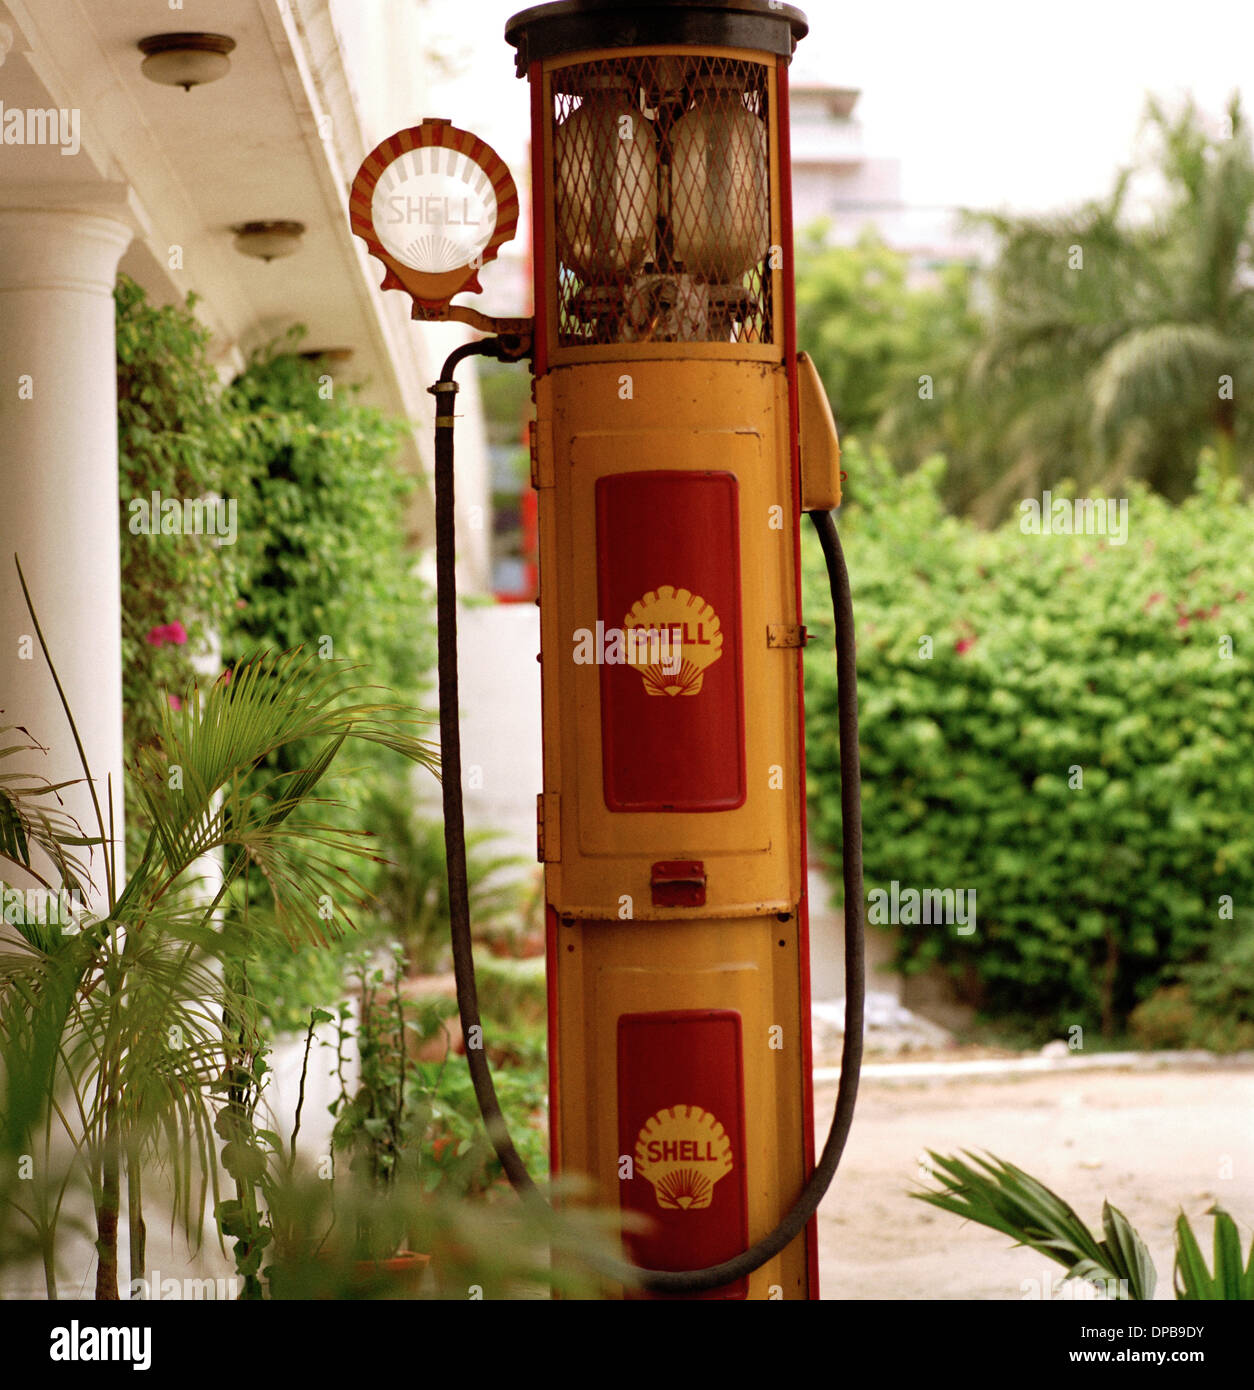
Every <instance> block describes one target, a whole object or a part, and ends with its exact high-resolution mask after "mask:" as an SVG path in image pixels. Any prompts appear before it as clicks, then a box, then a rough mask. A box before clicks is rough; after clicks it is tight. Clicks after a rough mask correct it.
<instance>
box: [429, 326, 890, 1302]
mask: <svg viewBox="0 0 1254 1390" xmlns="http://www.w3.org/2000/svg"><path fill="white" fill-rule="evenodd" d="M529 349H530V343H529V340H528V339H527V338H526V337H523V336H521V335H506V334H501V335H498V336H496V337H492V338H482V339H479V340H477V341H475V342H471V343H465V344H463V345H462V346H461V347H459V348H457V349H455V350H454V351H453V352H452V353H450V354H449V357H448V359H447V360H446V362H445V363H444V368H443V370H442V371H441V373H440V379H439V381H438V382H437V383H436V384H435V385H434V386H431V387H429V388H428V389H429V390H430V392H431V394H432V395H434V396H435V398H436V411H435V556H436V591H437V593H436V613H437V622H438V663H437V664H438V671H439V682H440V749H441V764H442V775H441V785H442V790H443V797H444V847H445V852H446V857H447V863H448V894H449V917H450V922H451V937H452V948H453V970H454V974H455V977H456V980H457V1008H458V1012H459V1014H460V1016H461V1023H462V1030H463V1033H464V1035H465V1036H466V1038H468V1039H472V1040H475V1039H478V1040H481V1039H482V1038H483V1024H482V1020H481V1019H480V1016H479V999H478V991H477V989H476V985H475V964H474V957H473V954H472V950H471V933H470V897H469V891H468V885H467V878H466V829H465V819H464V813H463V806H462V760H461V731H460V727H459V723H458V688H457V575H456V560H457V553H456V527H455V489H454V469H453V427H454V404H455V399H456V395H457V389H458V388H457V383H456V381H455V380H454V374H455V372H456V370H457V367H458V365H459V364H460V363H461V362H463V361H464V360H465V359H466V358H468V357H474V356H482V357H493V358H496V359H497V360H499V361H504V362H516V361H519V360H520V359H521V358H523V357H524V356H526V354H527V352H528V351H529ZM807 515H808V516H809V518H810V520H811V521H812V522H813V524H814V527H815V530H816V531H817V532H818V537H819V545H820V546H821V547H822V551H823V558H824V561H825V562H826V565H827V575H828V583H829V586H830V588H831V595H832V609H833V614H834V617H835V623H836V674H837V684H838V695H837V718H838V726H839V735H840V804H841V816H842V869H843V876H844V887H845V1037H844V1047H843V1050H842V1053H841V1065H840V1084H839V1086H838V1088H837V1093H836V1106H835V1110H834V1113H833V1115H832V1124H831V1128H830V1130H829V1131H828V1135H827V1142H826V1143H825V1144H824V1145H823V1151H822V1153H821V1154H820V1155H819V1159H818V1162H817V1163H816V1164H815V1166H814V1170H813V1171H812V1172H811V1174H810V1177H809V1178H808V1179H807V1181H806V1183H805V1186H804V1187H803V1188H802V1189H801V1191H800V1193H799V1194H798V1195H797V1198H796V1201H794V1203H793V1204H792V1206H791V1207H790V1208H789V1209H788V1211H787V1212H786V1213H785V1215H784V1216H783V1218H782V1219H781V1220H780V1222H779V1224H778V1225H777V1226H776V1227H775V1228H774V1229H773V1230H771V1231H770V1232H769V1233H768V1234H767V1235H765V1236H763V1237H762V1239H761V1240H758V1241H755V1242H754V1244H752V1245H750V1246H749V1248H748V1249H747V1250H743V1251H741V1253H740V1254H738V1255H735V1256H733V1257H732V1258H731V1259H728V1260H723V1261H722V1262H721V1263H719V1264H716V1265H710V1266H708V1267H707V1268H704V1269H685V1270H667V1269H644V1268H642V1267H640V1266H639V1265H635V1264H631V1263H629V1262H627V1261H623V1260H617V1259H614V1258H611V1257H603V1256H599V1255H596V1256H589V1257H588V1260H589V1263H590V1264H591V1265H592V1266H593V1267H594V1268H595V1269H597V1270H598V1272H600V1273H602V1274H604V1275H605V1276H607V1277H609V1278H611V1279H614V1280H616V1281H617V1282H620V1283H622V1284H624V1285H626V1286H627V1287H635V1288H642V1289H646V1290H648V1291H650V1292H652V1293H658V1294H690V1293H703V1292H707V1291H709V1290H712V1289H717V1288H721V1287H722V1286H723V1285H725V1284H730V1283H732V1282H733V1281H735V1280H737V1279H741V1278H743V1277H744V1276H745V1275H747V1274H750V1273H752V1272H753V1271H754V1270H755V1269H758V1268H760V1267H761V1266H762V1265H764V1264H765V1263H766V1262H767V1260H769V1259H771V1258H773V1257H774V1256H775V1255H777V1254H779V1252H780V1251H781V1250H783V1249H784V1247H785V1246H787V1245H789V1244H790V1243H791V1242H792V1241H793V1240H795V1239H796V1238H797V1236H799V1235H800V1234H801V1232H802V1231H803V1230H804V1229H805V1227H806V1224H807V1223H808V1222H809V1221H810V1219H811V1218H812V1217H813V1216H814V1214H815V1212H816V1211H817V1210H818V1206H819V1202H820V1201H821V1200H822V1198H823V1195H824V1193H826V1191H827V1189H828V1187H829V1186H830V1184H831V1181H832V1178H833V1177H834V1176H835V1173H836V1169H837V1167H838V1165H839V1164H840V1158H841V1154H842V1153H843V1151H844V1147H845V1141H846V1139H847V1138H848V1136H849V1127H850V1125H851V1124H852V1122H853V1111H854V1103H855V1101H856V1099H857V1094H858V1077H859V1073H860V1071H861V1067H862V1031H863V1005H864V991H865V973H866V969H865V947H864V937H865V926H866V923H865V909H864V903H863V892H862V808H861V773H860V768H859V759H858V690H857V670H856V664H855V654H854V627H853V601H852V597H851V594H850V589H849V574H848V571H847V570H846V568H845V559H844V554H843V552H842V550H841V545H840V537H839V535H838V534H837V530H836V525H835V523H834V522H833V520H832V517H831V514H830V513H829V512H824V511H812V512H808V513H807ZM466 1061H467V1064H468V1065H469V1067H470V1076H471V1081H472V1082H473V1084H474V1090H475V1097H476V1099H477V1100H478V1103H479V1110H480V1113H481V1114H482V1116H483V1122H484V1125H485V1126H486V1128H487V1133H488V1138H489V1139H490V1140H491V1142H492V1147H493V1148H494V1149H495V1150H496V1156H497V1158H498V1159H499V1160H500V1163H501V1167H502V1168H503V1169H504V1170H505V1175H506V1177H507V1178H508V1179H509V1181H510V1185H511V1186H512V1187H513V1188H514V1190H515V1191H516V1192H517V1193H518V1195H519V1197H520V1198H521V1199H522V1200H523V1202H524V1203H525V1204H526V1205H527V1207H528V1208H529V1209H531V1210H532V1211H533V1212H535V1213H537V1214H538V1215H540V1216H541V1217H542V1218H543V1219H544V1220H546V1221H549V1222H556V1221H560V1220H561V1217H560V1214H559V1213H558V1212H556V1211H554V1209H553V1208H552V1207H551V1206H550V1205H549V1203H548V1201H547V1200H546V1199H545V1198H544V1196H543V1195H542V1194H541V1192H540V1190H539V1188H537V1186H536V1184H535V1182H534V1181H533V1179H532V1177H531V1174H530V1173H528V1171H527V1168H526V1165H525V1164H524V1163H523V1161H522V1159H521V1158H520V1157H519V1155H518V1151H517V1149H516V1148H515V1147H514V1142H513V1140H512V1139H511V1138H510V1134H509V1128H508V1126H507V1124H506V1122H505V1117H504V1115H502V1113H501V1106H500V1102H499V1101H498V1100H497V1095H496V1087H495V1085H494V1084H493V1081H492V1072H491V1069H490V1067H489V1066H488V1061H487V1056H486V1053H485V1051H484V1049H483V1048H482V1046H479V1047H475V1046H468V1047H467V1049H466Z"/></svg>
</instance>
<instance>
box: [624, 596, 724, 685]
mask: <svg viewBox="0 0 1254 1390" xmlns="http://www.w3.org/2000/svg"><path fill="white" fill-rule="evenodd" d="M623 628H624V629H625V631H626V633H627V634H628V637H627V664H628V665H629V666H631V667H633V668H634V669H635V670H636V671H638V672H639V673H640V675H641V676H642V677H643V679H644V688H645V690H646V691H647V692H648V693H649V694H650V695H696V694H698V693H699V692H700V690H701V684H702V682H703V681H704V680H705V672H706V668H707V667H708V666H711V665H713V664H714V662H716V661H717V660H718V659H719V657H720V656H722V654H723V632H722V624H721V623H720V622H719V619H718V614H717V613H716V612H715V611H714V609H713V608H712V607H711V606H710V604H708V603H707V602H706V601H705V599H703V598H702V597H701V596H700V594H694V593H692V592H691V590H689V589H676V588H675V587H674V585H671V584H660V585H659V586H658V587H657V589H656V590H652V589H651V590H650V591H649V592H648V593H647V594H645V596H644V597H643V598H641V599H637V600H636V602H635V603H633V604H632V605H631V609H630V611H629V612H628V614H627V616H626V617H625V618H624V619H623Z"/></svg>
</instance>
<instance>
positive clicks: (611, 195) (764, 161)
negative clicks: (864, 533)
mask: <svg viewBox="0 0 1254 1390" xmlns="http://www.w3.org/2000/svg"><path fill="white" fill-rule="evenodd" d="M806 29H807V26H806V21H805V19H804V17H803V16H802V14H801V13H800V12H799V11H798V10H797V9H795V8H793V7H792V6H790V5H785V4H781V3H777V0H721V3H720V0H692V2H691V3H690V2H689V0H678V3H642V4H629V5H621V4H615V3H606V0H561V3H556V4H547V5H540V6H537V7H535V8H533V9H529V10H525V11H523V12H522V13H521V14H518V15H516V16H515V17H514V18H513V19H512V20H510V22H509V24H508V26H507V28H506V38H507V40H508V41H509V42H510V43H511V44H512V45H514V47H515V48H516V49H517V69H518V73H519V75H520V76H524V77H526V78H527V80H528V82H529V83H530V90H531V112H532V126H531V141H532V159H533V164H532V203H533V207H532V216H533V230H532V240H533V250H534V266H535V316H534V319H533V320H508V321H507V320H494V319H490V318H488V317H487V316H485V315H483V314H480V313H478V312H477V311H475V310H470V309H466V308H464V307H462V306H450V305H449V300H450V299H451V298H452V297H453V295H455V294H457V293H459V292H461V290H463V289H465V288H468V287H469V288H476V289H477V288H478V285H477V283H475V282H474V280H473V276H474V271H475V269H476V268H477V267H478V266H479V265H481V264H482V263H483V261H484V260H487V259H489V258H490V257H491V256H492V255H493V254H495V251H496V248H497V247H498V246H499V245H500V244H501V243H502V242H503V241H504V240H506V239H507V238H508V236H509V235H511V234H512V232H513V228H514V223H515V221H516V218H517V199H516V195H515V194H514V190H513V185H512V182H511V181H510V180H509V175H508V172H507V171H505V169H504V166H503V165H502V164H501V163H500V161H499V160H498V159H497V158H496V156H495V155H494V154H493V153H492V152H491V151H490V150H488V149H487V148H486V147H485V146H484V145H483V144H482V142H480V141H478V140H476V139H475V138H474V137H473V136H471V135H469V134H467V133H465V132H462V131H459V130H457V129H456V128H454V127H452V126H451V125H449V124H448V123H447V122H434V121H427V122H424V123H423V124H422V125H421V126H417V127H414V128H412V129H411V130H409V131H402V132H400V133H399V134H398V135H395V136H393V137H391V140H389V141H385V142H384V143H383V144H382V145H380V146H379V147H378V149H376V150H375V151H374V152H373V153H372V154H371V155H370V156H369V157H368V158H367V160H366V161H365V163H364V164H363V165H362V169H361V171H360V172H359V174H358V176H357V180H356V181H355V183H354V189H353V199H352V216H353V226H354V229H355V230H356V231H357V232H358V234H359V235H361V236H362V237H363V238H364V239H365V240H366V241H367V244H368V245H369V247H370V250H371V252H372V254H374V255H376V256H377V257H379V259H381V260H382V261H383V262H384V263H385V264H386V265H387V267H388V276H387V278H385V280H384V284H385V286H392V287H396V288H405V289H406V290H408V292H409V293H410V295H411V297H412V298H413V300H414V316H415V317H418V318H449V317H451V318H457V319H460V320H462V321H464V322H469V323H472V324H473V325H475V326H476V327H479V328H481V329H483V330H485V331H489V332H492V333H493V335H494V336H492V337H490V338H487V339H482V340H480V341H478V342H475V343H471V344H468V345H467V346H465V347H463V348H460V349H458V350H457V352H455V353H454V354H453V355H452V356H451V357H450V359H449V362H448V363H447V364H446V366H445V370H444V372H443V373H442V376H441V380H440V382H439V383H438V384H437V385H436V386H435V387H433V388H432V389H433V391H434V393H435V394H436V398H437V421H436V453H437V466H436V474H437V477H436V489H437V512H438V516H437V533H438V539H437V552H438V553H437V568H438V571H439V583H440V594H439V616H440V695H441V742H442V748H443V759H444V794H445V829H446V842H447V845H448V849H449V881H450V901H451V903H452V906H453V916H454V955H455V960H456V964H457V969H458V978H459V1004H460V1007H461V1012H462V1021H463V1025H464V1027H465V1029H466V1033H467V1036H468V1037H470V1038H474V1037H475V1036H478V1035H476V1034H474V1033H473V1032H472V1030H473V1028H474V1027H475V1026H476V1025H477V1024H478V1009H477V1003H476V999H475V991H474V980H473V963H472V961H471V957H470V935H469V922H468V913H467V911H466V902H465V900H466V891H465V863H464V843H463V839H462V833H461V824H462V822H461V787H460V752H459V745H458V736H457V683H456V677H457V670H456V606H455V595H454V592H453V558H454V535H453V506H452V502H453V399H454V393H455V391H456V384H455V383H454V381H453V373H454V371H455V369H456V366H457V364H458V362H459V361H461V360H462V359H463V358H464V357H466V356H469V355H471V354H473V353H486V354H489V355H492V356H496V357H500V358H503V359H506V360H520V359H522V358H525V357H527V358H530V360H531V363H532V369H533V373H534V398H535V406H536V412H535V414H536V418H535V422H534V426H533V433H532V447H531V454H532V478H531V481H532V485H533V487H535V488H536V490H537V492H538V498H539V531H540V598H539V604H540V623H541V661H542V685H543V704H544V786H543V788H542V789H540V794H539V802H538V832H539V857H540V859H541V860H542V861H543V863H544V866H545V893H546V903H547V967H548V988H549V1071H550V1109H551V1146H552V1166H553V1169H554V1172H555V1173H563V1174H577V1175H582V1176H583V1177H584V1178H585V1179H587V1180H589V1182H590V1184H591V1189H592V1198H593V1200H596V1201H598V1202H599V1203H601V1204H603V1205H614V1206H618V1207H621V1209H622V1210H624V1211H626V1212H631V1213H635V1214H637V1215H638V1216H639V1217H642V1218H644V1223H643V1227H644V1228H643V1230H642V1231H641V1232H639V1233H637V1234H634V1235H632V1236H630V1237H629V1238H628V1252H629V1254H630V1258H631V1261H632V1267H631V1268H630V1269H629V1268H628V1267H626V1266H619V1267H616V1268H615V1269H611V1270H608V1271H607V1274H608V1275H609V1276H611V1277H613V1276H615V1275H617V1276H618V1277H619V1279H620V1280H621V1281H622V1282H623V1283H627V1282H628V1280H629V1279H630V1278H631V1277H632V1276H633V1275H634V1276H635V1280H636V1283H637V1284H638V1285H642V1286H643V1289H644V1291H645V1292H646V1293H648V1294H650V1295H652V1296H661V1297H666V1296H672V1297H673V1296H700V1297H714V1298H745V1297H750V1298H769V1297H784V1298H807V1297H808V1298H814V1297H817V1294H818V1269H817V1248H816V1241H815V1233H814V1225H813V1214H814V1211H815V1208H816V1207H817V1205H818V1200H819V1198H820V1197H821V1196H822V1193H823V1191H824V1190H825V1189H826V1187H827V1185H828V1183H829V1182H830V1180H831V1176H832V1173H833V1172H834V1171H835V1168H836V1164H837V1162H838V1161H839V1157H840V1152H841V1149H842V1148H843V1144H844V1139H845V1135H846V1134H847V1132H848V1127H849V1122H850V1119H851V1117H852V1111H853V1101H854V1095H855V1093H856V1086H857V1072H858V1067H859V1063H860V1050H861V1037H862V993H861V992H862V983H861V982H862V957H861V950H862V931H861V927H862V884H861V858H860V818H859V805H858V761H857V724H856V690H855V684H854V662H853V626H852V611H851V607H850V604H849V591H848V581H847V578H846V577H845V574H844V565H843V560H842V559H841V556H840V549H839V541H838V540H837V537H836V532H835V527H834V525H833V523H832V521H831V517H830V512H831V510H832V509H833V508H834V507H835V506H836V505H838V503H839V501H840V472H839V448H838V445H837V442H836V433H835V427H834V424H833V422H832V416H831V411H830V409H829V408H828V405H827V402H826V399H825V398H824V396H823V392H822V387H821V385H820V384H819V381H818V377H817V374H816V373H815V372H814V369H813V367H812V366H811V364H810V363H809V360H808V359H807V358H805V357H804V356H799V355H798V352H797V348H796V341H795V323H794V308H793V274H792V226H791V211H790V189H789V154H788V138H789V137H788V97H787V91H788V87H787V71H788V63H789V59H790V57H791V54H792V51H793V48H794V47H795V44H796V41H797V40H798V39H799V38H801V37H802V36H803V35H804V34H805V33H806ZM802 512H808V513H810V514H811V517H812V518H813V519H814V520H815V524H816V526H817V528H818V531H819V536H820V541H821V544H822V546H823V550H824V553H825V555H826V557H827V560H828V567H829V573H830V575H831V579H832V594H833V600H834V602H835V605H836V610H837V611H836V619H837V657H838V668H839V675H840V693H841V721H840V722H841V728H840V735H841V759H842V788H843V790H842V796H843V810H844V825H845V865H844V867H845V886H846V904H847V906H846V918H847V923H846V964H847V974H846V978H847V1001H848V1003H847V1019H846V1037H845V1052H844V1059H843V1065H842V1074H841V1085H840V1093H839V1096H838V1099H837V1106H836V1115H835V1119H834V1121H833V1125H832V1131H831V1134H830V1135H829V1137H828V1141H827V1144H826V1145H825V1147H824V1150H823V1153H822V1156H821V1158H820V1159H819V1162H818V1163H817V1165H816V1163H815V1160H814V1136H813V1127H812V1094H811V1079H810V1073H811V1066H810V1011H809V942H808V936H807V904H806V888H805V882H806V880H805V762H804V731H803V719H802V672H801V661H802V655H803V651H804V647H805V641H806V633H805V628H804V626H803V625H802V614H801V585H800V554H801V539H800V524H801V513H802ZM468 1058H469V1060H470V1063H471V1070H472V1073H473V1074H474V1076H475V1084H476V1091H477V1093H478V1095H479V1097H480V1103H481V1106H482V1108H483V1110H484V1115H485V1119H486V1120H487V1122H488V1128H489V1133H490V1134H491V1136H492V1138H493V1142H494V1143H495V1144H496V1146H497V1150H498V1153H499V1154H500V1156H501V1159H502V1162H503V1164H504V1166H505V1168H506V1171H507V1173H508V1174H509V1176H510V1178H511V1181H512V1182H514V1184H515V1186H517V1187H518V1188H519V1189H520V1191H522V1192H523V1194H524V1195H525V1196H527V1197H529V1198H531V1199H535V1200H538V1194H537V1193H536V1190H535V1188H534V1186H533V1185H532V1184H531V1181H530V1179H529V1177H528V1176H527V1174H526V1172H525V1170H524V1169H523V1167H522V1165H521V1163H520V1161H519V1160H518V1157H517V1154H516V1153H515V1152H514V1149H513V1145H512V1143H511V1142H510V1140H509V1137H508V1134H507V1133H505V1132H504V1126H503V1124H502V1122H501V1118H500V1112H499V1107H497V1105H496V1098H495V1093H494V1091H493V1089H492V1082H491V1077H490V1075H489V1073H488V1070H487V1067H486V1064H485V1063H484V1059H483V1055H482V1051H478V1055H476V1050H475V1049H473V1048H472V1049H471V1050H470V1051H469V1052H468ZM641 1271H643V1272H644V1273H643V1277H641ZM629 1292H630V1290H629Z"/></svg>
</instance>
